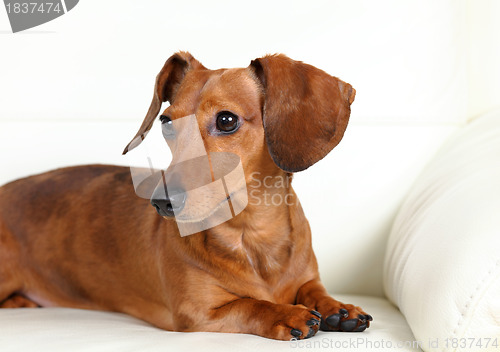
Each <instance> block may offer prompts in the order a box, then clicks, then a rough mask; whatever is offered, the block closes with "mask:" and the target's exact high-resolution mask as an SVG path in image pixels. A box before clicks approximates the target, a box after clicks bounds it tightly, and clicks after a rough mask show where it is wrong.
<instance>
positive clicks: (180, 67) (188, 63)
mask: <svg viewBox="0 0 500 352" xmlns="http://www.w3.org/2000/svg"><path fill="white" fill-rule="evenodd" d="M204 68H205V67H204V66H203V65H202V64H201V63H199V62H198V61H197V60H196V59H195V58H194V57H193V56H192V55H191V54H190V53H188V52H182V51H181V52H178V53H175V54H174V55H172V56H170V57H169V58H168V60H167V61H166V62H165V65H163V68H162V69H161V71H160V73H158V75H157V76H156V83H155V91H154V95H153V100H152V101H151V105H150V106H149V110H148V113H147V114H146V117H145V118H144V121H143V122H142V125H141V127H140V128H139V131H138V132H137V134H136V135H135V137H134V138H133V139H132V141H130V143H129V144H128V145H127V146H126V147H125V150H124V151H123V154H126V153H127V152H128V151H130V150H132V149H134V148H135V147H137V146H138V145H139V144H140V143H141V142H142V141H143V140H144V138H145V137H146V134H147V132H148V131H149V130H150V129H151V126H152V125H153V122H154V121H155V119H156V117H157V116H158V113H159V112H160V108H161V104H162V103H163V102H165V101H168V102H170V103H171V104H172V102H173V100H174V98H175V93H176V92H177V89H178V88H179V85H180V84H181V82H182V80H183V79H184V76H185V75H186V72H187V71H189V70H191V69H204Z"/></svg>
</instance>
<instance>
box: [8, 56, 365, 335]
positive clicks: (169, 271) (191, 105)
mask: <svg viewBox="0 0 500 352" xmlns="http://www.w3.org/2000/svg"><path fill="white" fill-rule="evenodd" d="M354 95H355V90H354V89H353V88H352V87H351V86H350V85H349V84H347V83H345V82H343V81H341V80H339V79H337V78H335V77H332V76H330V75H328V74H326V73H325V72H323V71H321V70H319V69H317V68H315V67H313V66H310V65H307V64H304V63H302V62H298V61H294V60H291V59H289V58H287V57H286V56H283V55H272V56H266V57H263V58H260V59H256V60H254V61H252V63H251V64H250V66H249V67H247V68H237V69H220V70H208V69H206V68H205V67H204V66H203V65H202V64H200V63H199V62H198V61H197V60H195V59H194V58H193V57H192V56H191V55H190V54H189V53H186V52H180V53H177V54H175V55H173V56H172V57H170V58H169V59H168V60H167V62H166V63H165V65H164V67H163V68H162V70H161V72H160V73H159V74H158V76H157V79H156V86H155V93H154V98H153V101H152V103H151V106H150V108H149V111H148V113H147V116H146V118H145V120H144V122H143V123H142V126H141V127H140V130H139V132H138V133H137V136H138V137H140V138H144V136H145V134H146V132H147V131H149V129H150V128H151V126H152V125H153V122H154V121H155V120H156V118H157V116H158V113H159V111H160V108H161V103H162V102H165V101H168V102H170V104H171V105H170V106H169V107H168V108H167V109H166V110H165V111H164V112H163V115H162V121H163V122H165V121H167V122H169V121H175V120H176V119H177V118H180V117H183V116H187V115H192V114H195V116H196V119H197V122H198V124H199V126H200V133H201V137H202V139H203V143H204V145H205V148H206V150H207V152H209V153H210V152H220V151H227V152H231V153H235V154H237V155H239V156H240V158H241V163H242V166H243V169H244V170H245V180H246V182H247V184H248V185H251V184H252V182H253V185H252V186H251V190H252V192H253V194H252V197H253V198H255V197H256V195H257V196H259V195H261V196H262V195H263V194H264V192H267V194H272V195H276V194H277V195H279V197H281V198H280V199H286V200H287V201H286V202H283V203H281V204H278V205H277V204H276V202H273V203H269V202H267V203H266V202H260V203H259V204H255V203H256V202H249V204H248V206H247V207H246V208H245V209H244V210H243V211H242V212H241V213H240V214H239V215H237V216H235V217H234V218H232V219H231V220H229V221H227V222H225V223H222V224H220V225H218V226H216V227H213V228H210V229H207V230H204V231H202V232H199V233H196V234H193V235H190V236H186V237H181V236H180V235H179V231H178V228H177V226H176V223H175V222H174V221H166V220H165V219H164V217H172V215H173V213H172V204H171V203H169V200H168V196H167V198H165V199H153V200H152V203H154V205H155V207H156V208H157V211H158V212H159V213H160V214H161V215H163V217H161V216H158V214H157V213H156V212H155V211H154V209H153V208H152V207H151V206H150V205H149V202H148V201H146V200H144V199H141V198H139V197H137V196H136V194H135V193H134V188H133V186H132V181H131V176H130V172H129V169H128V168H124V167H118V166H102V165H92V166H81V167H72V168H65V169H59V170H55V171H52V172H48V173H44V174H41V175H37V176H32V177H28V178H25V179H21V180H18V181H15V182H12V183H9V184H7V185H5V186H3V187H2V188H0V306H1V307H31V306H44V307H49V306H61V307H75V308H84V309H98V310H109V311H119V312H124V313H128V314H130V315H133V316H136V317H138V318H140V319H143V320H145V321H147V322H150V323H151V324H154V325H156V326H158V327H160V328H163V329H166V330H175V331H216V332H236V333H249V334H256V335H260V336H264V337H268V338H272V339H279V340H290V339H291V338H301V339H302V338H308V337H311V336H313V335H314V334H315V333H316V332H317V331H318V329H322V330H327V331H363V330H365V329H366V328H367V327H369V324H370V323H369V322H370V321H371V320H372V318H371V316H370V315H368V314H366V313H365V312H363V311H362V310H361V309H360V308H359V307H356V306H353V305H346V304H343V303H340V302H338V301H336V300H335V299H333V298H332V297H330V296H329V295H328V293H327V291H326V290H325V288H324V287H323V285H322V284H321V282H320V279H319V274H318V266H317V263H316V258H315V256H314V253H313V250H312V247H311V234H310V229H309V224H308V222H307V220H306V218H305V216H304V213H303V211H302V208H301V206H300V203H299V201H298V199H297V196H296V195H295V193H294V191H293V189H292V187H291V186H290V184H289V183H288V182H284V183H281V185H278V183H273V182H269V179H270V178H277V179H289V176H290V175H291V174H290V173H292V172H296V171H301V170H304V169H306V168H308V167H309V166H311V165H312V164H314V163H315V162H317V161H318V160H320V159H321V158H323V157H324V156H325V155H326V154H327V153H328V152H329V151H330V150H331V149H332V148H334V147H335V146H336V145H337V144H338V143H339V142H340V140H341V139H342V136H343V134H344V131H345V128H346V126H347V122H348V119H349V114H350V104H351V103H352V102H353V100H354ZM228 116H229V117H228ZM129 149H130V145H129V146H127V148H126V149H125V153H126V152H127V151H128V150H129ZM256 175H257V176H256ZM265 177H267V179H266V180H267V182H263V181H264V178H265ZM261 181H262V182H261ZM270 185H271V186H270ZM249 189H250V188H249ZM153 198H154V197H153Z"/></svg>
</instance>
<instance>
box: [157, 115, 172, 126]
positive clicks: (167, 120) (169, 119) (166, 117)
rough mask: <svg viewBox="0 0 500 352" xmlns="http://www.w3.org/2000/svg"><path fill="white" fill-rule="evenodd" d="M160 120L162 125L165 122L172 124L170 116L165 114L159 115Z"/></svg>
mask: <svg viewBox="0 0 500 352" xmlns="http://www.w3.org/2000/svg"><path fill="white" fill-rule="evenodd" d="M160 121H161V123H162V125H163V124H165V123H168V124H169V125H171V124H172V119H171V118H170V117H168V116H166V115H161V116H160Z"/></svg>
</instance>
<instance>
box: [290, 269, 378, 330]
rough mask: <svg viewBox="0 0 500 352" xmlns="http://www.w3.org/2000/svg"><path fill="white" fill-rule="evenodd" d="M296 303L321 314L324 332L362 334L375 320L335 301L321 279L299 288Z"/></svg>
mask: <svg viewBox="0 0 500 352" xmlns="http://www.w3.org/2000/svg"><path fill="white" fill-rule="evenodd" d="M296 303H297V304H303V305H304V306H306V307H309V308H311V309H314V310H317V311H318V312H320V313H321V316H322V318H321V325H320V329H321V330H324V331H355V332H360V331H364V330H365V329H366V328H368V327H369V326H370V321H372V320H373V318H372V316H371V315H369V314H366V313H365V312H364V311H363V310H362V309H361V308H360V307H357V306H354V305H352V304H344V303H341V302H339V301H337V300H335V299H333V298H332V297H331V296H330V295H329V294H328V292H326V289H325V287H324V286H323V284H322V283H321V281H320V280H319V279H314V280H311V281H308V282H306V283H305V284H304V285H302V286H301V287H300V288H299V291H298V292H297V302H296Z"/></svg>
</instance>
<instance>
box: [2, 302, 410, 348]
mask: <svg viewBox="0 0 500 352" xmlns="http://www.w3.org/2000/svg"><path fill="white" fill-rule="evenodd" d="M335 297H336V298H337V299H339V300H341V301H343V302H346V303H353V304H356V305H359V306H361V307H363V309H365V310H366V311H367V312H369V313H370V314H371V315H373V317H374V321H373V322H372V326H371V327H370V328H369V329H367V330H366V331H365V332H362V333H341V332H323V331H319V332H318V333H317V334H316V336H314V337H313V338H310V339H307V340H301V341H296V342H288V341H275V340H270V339H266V338H262V337H258V336H254V335H246V334H222V333H207V332H194V333H179V332H170V331H164V330H160V329H157V328H155V327H152V326H150V325H149V324H147V323H145V322H143V321H140V320H137V319H135V318H132V317H130V316H127V315H124V314H120V313H110V312H99V311H87V310H78V309H69V308H41V309H40V308H21V309H0V351H2V352H11V351H12V352H14V351H16V352H17V351H51V352H58V351H61V352H67V351H72V352H78V351H92V352H99V351H103V352H104V351H106V352H110V351H117V352H126V351H141V352H146V351H161V352H164V351H212V350H213V351H218V352H224V351H231V352H233V351H270V352H278V351H288V352H290V351H293V350H303V351H315V350H318V351H324V350H325V349H336V350H339V349H341V350H343V351H351V350H352V351H358V352H359V351H363V350H370V351H373V350H377V349H381V348H382V347H388V348H390V347H389V346H393V347H392V349H394V346H402V347H401V348H398V349H397V350H398V351H413V352H414V351H418V350H419V349H418V348H413V347H412V346H411V344H412V343H413V344H414V342H413V340H414V338H413V335H412V333H411V331H410V328H409V327H408V325H407V324H406V322H405V319H404V317H403V316H402V315H401V313H400V312H399V310H398V309H397V308H395V307H394V306H393V305H392V304H391V303H389V302H388V301H387V300H385V299H383V298H378V297H368V296H348V295H335ZM398 344H399V345H398ZM415 346H416V345H415Z"/></svg>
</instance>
